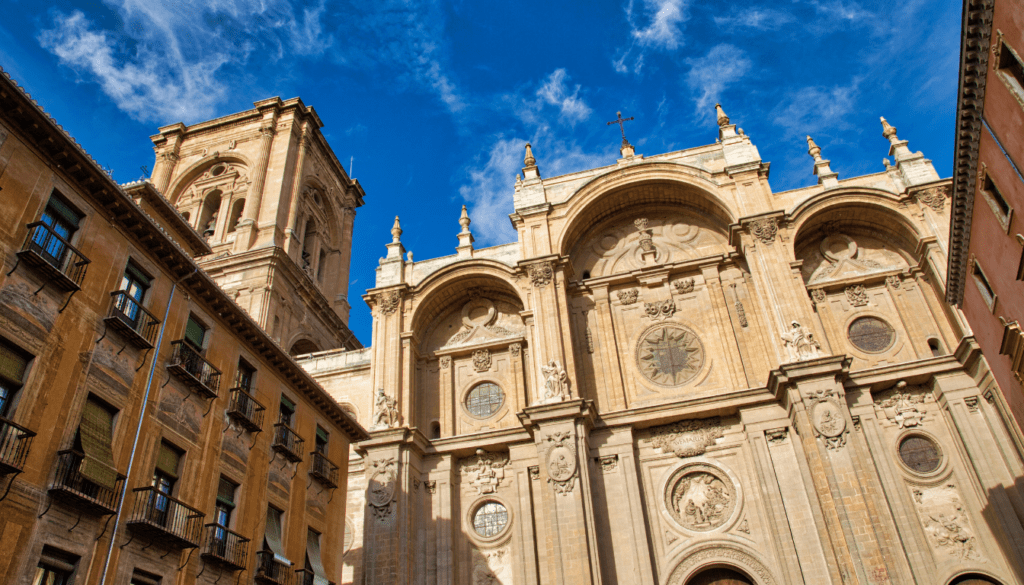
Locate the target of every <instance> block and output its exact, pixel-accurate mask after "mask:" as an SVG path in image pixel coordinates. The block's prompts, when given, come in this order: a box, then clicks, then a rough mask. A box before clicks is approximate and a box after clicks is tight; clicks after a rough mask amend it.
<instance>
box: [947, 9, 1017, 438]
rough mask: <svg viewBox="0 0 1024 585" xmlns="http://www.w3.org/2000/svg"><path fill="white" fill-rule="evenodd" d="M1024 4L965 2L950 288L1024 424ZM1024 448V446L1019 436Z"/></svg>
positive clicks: (1004, 399) (1003, 402) (1005, 403)
mask: <svg viewBox="0 0 1024 585" xmlns="http://www.w3.org/2000/svg"><path fill="white" fill-rule="evenodd" d="M1022 12H1024V2H1021V1H1020V0H997V1H994V2H993V1H992V0H965V2H964V9H963V32H962V38H961V49H960V85H959V92H958V99H957V135H956V153H955V160H954V174H953V201H952V207H953V213H952V230H951V232H950V238H949V250H950V252H949V286H948V288H947V291H946V300H947V301H949V302H950V303H952V304H955V305H958V306H959V308H960V309H961V310H962V311H963V314H964V316H965V317H966V319H967V322H968V323H969V324H970V326H971V328H972V330H973V331H974V335H975V337H976V338H977V340H978V345H979V346H980V347H981V348H982V350H983V351H984V353H985V356H986V357H987V358H988V361H989V363H990V364H991V366H992V374H993V375H994V376H995V378H996V380H997V381H998V382H999V387H1000V388H1001V389H1002V396H1001V398H1000V401H999V404H1000V407H1001V408H1006V409H1007V410H1009V412H1011V413H1012V415H1013V416H1014V417H1015V418H1016V419H1017V422H1018V424H1024V390H1022V382H1024V332H1022V331H1021V322H1022V320H1024V282H1022V281H1024V224H1022V223H1021V217H1020V214H1021V213H1022V212H1024V136H1022V134H1021V128H1024V23H1022V22H1021V18H1020V15H1021V13H1022ZM1016 439H1017V441H1018V442H1021V443H1024V439H1022V438H1021V437H1019V436H1018V437H1016Z"/></svg>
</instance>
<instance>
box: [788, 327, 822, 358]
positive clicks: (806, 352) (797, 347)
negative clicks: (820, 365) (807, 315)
mask: <svg viewBox="0 0 1024 585" xmlns="http://www.w3.org/2000/svg"><path fill="white" fill-rule="evenodd" d="M782 341H783V342H785V344H786V354H787V359H786V363H793V362H799V361H804V360H812V359H814V358H817V357H820V356H821V344H820V343H818V341H817V340H815V339H814V334H813V333H811V332H810V330H809V329H807V328H806V327H804V326H803V325H801V324H800V323H799V322H798V321H792V322H790V330H789V331H787V332H785V333H783V334H782Z"/></svg>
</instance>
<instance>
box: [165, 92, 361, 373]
mask: <svg viewBox="0 0 1024 585" xmlns="http://www.w3.org/2000/svg"><path fill="white" fill-rule="evenodd" d="M322 126H323V122H321V120H320V118H319V116H317V114H316V111H315V110H314V109H313V108H312V107H308V106H306V105H305V104H303V103H302V100H301V99H299V98H292V99H289V100H285V101H282V100H281V99H279V98H270V99H266V100H262V101H259V102H256V103H255V104H254V108H253V109H252V110H248V111H244V112H240V113H237V114H232V115H229V116H225V117H222V118H217V119H215V120H210V121H207V122H202V123H198V124H194V125H191V126H186V125H185V124H181V123H178V124H173V125H170V126H165V127H163V128H160V133H159V134H157V135H155V136H153V137H152V140H153V143H154V145H155V147H154V150H155V151H156V164H155V166H154V168H153V174H152V179H151V182H152V184H153V185H154V186H155V187H156V188H157V190H159V191H160V192H161V193H163V194H164V196H165V197H166V198H167V199H168V200H169V201H170V202H171V203H172V204H173V205H174V206H175V207H176V208H177V209H178V212H179V213H180V214H181V215H182V217H184V218H185V219H186V220H187V221H188V222H189V223H190V224H191V225H192V227H194V228H195V230H196V231H197V232H199V233H200V234H201V235H202V236H203V237H204V238H205V239H206V241H207V243H208V244H209V245H210V248H211V249H212V250H213V253H212V254H209V255H207V256H205V257H203V258H200V259H199V263H200V265H201V266H202V268H203V269H204V270H206V271H207V272H208V273H209V274H210V275H211V276H212V277H213V278H214V279H215V280H216V281H217V283H218V284H219V285H220V286H221V287H222V288H223V289H224V290H225V291H227V292H228V293H229V294H231V295H232V297H233V298H234V299H235V301H236V302H237V303H238V304H239V305H241V306H242V307H243V308H244V309H246V310H247V311H248V312H249V314H250V315H251V316H252V317H253V318H254V319H255V320H256V322H257V323H258V324H259V325H260V326H262V327H263V328H264V329H265V330H266V331H267V332H269V333H270V335H271V337H272V338H273V339H274V340H276V341H277V342H278V343H279V344H280V345H281V346H282V347H284V348H285V349H286V350H288V351H289V353H291V354H292V355H299V354H307V353H312V352H317V351H321V350H327V349H337V348H341V349H356V348H359V347H361V345H360V343H359V341H358V340H357V339H356V337H355V336H354V335H353V334H352V332H351V331H350V330H349V328H348V314H349V308H350V305H349V300H348V298H347V293H348V281H349V263H350V258H351V254H352V227H353V221H354V220H355V215H356V208H358V207H359V206H361V205H362V204H363V197H364V195H365V194H364V192H363V188H362V186H360V184H359V182H358V181H356V180H355V179H352V178H351V177H349V176H348V174H347V173H346V172H345V169H344V167H343V166H342V165H341V163H340V162H339V161H338V159H337V157H336V156H335V154H334V152H333V151H332V150H331V147H330V146H329V145H328V144H327V141H326V140H325V139H324V136H323V134H321V132H320V128H321V127H322Z"/></svg>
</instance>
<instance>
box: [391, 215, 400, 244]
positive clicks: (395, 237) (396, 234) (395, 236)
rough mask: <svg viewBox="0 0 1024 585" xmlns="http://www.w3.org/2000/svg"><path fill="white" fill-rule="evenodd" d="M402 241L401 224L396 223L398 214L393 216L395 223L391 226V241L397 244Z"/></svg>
mask: <svg viewBox="0 0 1024 585" xmlns="http://www.w3.org/2000/svg"><path fill="white" fill-rule="evenodd" d="M401 241H402V225H401V224H400V223H398V216H397V215H396V216H395V225H394V226H393V227H392V228H391V243H392V244H398V243H399V242H401Z"/></svg>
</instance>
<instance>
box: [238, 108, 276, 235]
mask: <svg viewBox="0 0 1024 585" xmlns="http://www.w3.org/2000/svg"><path fill="white" fill-rule="evenodd" d="M276 124H277V120H276V116H269V117H266V118H264V120H263V123H262V125H261V126H260V154H259V158H257V159H256V168H254V169H252V172H251V173H250V174H249V176H250V177H251V178H252V184H251V185H250V186H249V193H248V194H247V195H246V199H245V212H244V213H243V214H242V219H241V220H240V221H239V222H238V236H237V239H236V240H235V251H236V252H240V251H244V250H248V249H249V247H250V246H251V245H252V244H253V242H255V240H256V236H257V234H258V232H259V223H258V222H259V217H260V208H261V207H262V204H263V186H264V184H265V183H266V181H267V163H268V162H269V161H270V147H271V146H273V143H274V134H275V133H276V132H277V130H276V128H275V126H276Z"/></svg>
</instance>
